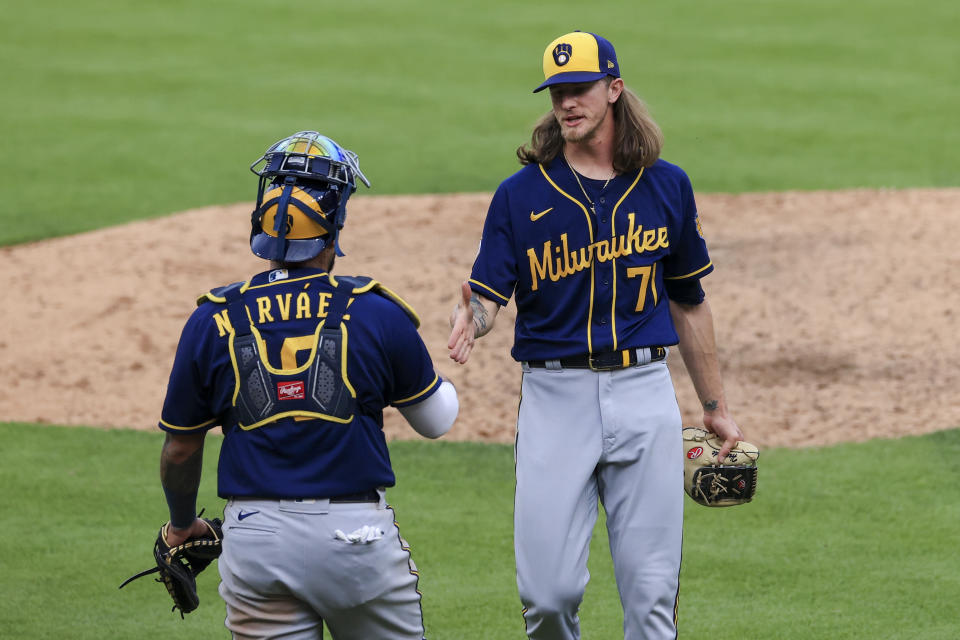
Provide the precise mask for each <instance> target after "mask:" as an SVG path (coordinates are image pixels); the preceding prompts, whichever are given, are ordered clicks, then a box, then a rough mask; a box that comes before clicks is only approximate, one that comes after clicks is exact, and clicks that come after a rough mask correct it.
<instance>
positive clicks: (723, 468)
mask: <svg viewBox="0 0 960 640" xmlns="http://www.w3.org/2000/svg"><path fill="white" fill-rule="evenodd" d="M722 447H723V440H721V439H720V438H718V437H717V436H716V435H715V434H713V433H711V432H709V431H707V430H705V429H700V428H698V427H687V428H685V429H684V430H683V454H684V456H683V488H684V489H685V490H686V492H687V495H689V496H690V497H691V498H693V499H694V500H695V501H697V502H699V503H700V504H702V505H705V506H708V507H732V506H733V505H737V504H743V503H744V502H750V501H751V500H752V499H753V494H754V493H756V491H757V458H758V457H760V451H759V450H758V449H757V448H756V447H755V446H753V445H752V444H750V443H749V442H743V441H740V442H737V446H736V447H734V448H733V449H731V450H730V453H728V454H727V457H726V458H724V461H723V464H719V463H718V462H717V458H718V456H719V454H720V449H721V448H722Z"/></svg>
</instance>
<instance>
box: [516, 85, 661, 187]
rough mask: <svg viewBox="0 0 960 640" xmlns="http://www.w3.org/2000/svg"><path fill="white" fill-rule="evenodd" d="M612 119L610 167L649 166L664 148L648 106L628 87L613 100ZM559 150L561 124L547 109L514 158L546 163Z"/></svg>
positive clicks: (624, 169)
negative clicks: (528, 142)
mask: <svg viewBox="0 0 960 640" xmlns="http://www.w3.org/2000/svg"><path fill="white" fill-rule="evenodd" d="M608 81H609V80H608ZM598 82H599V80H598ZM613 120H614V126H615V133H614V151H613V170H614V171H616V172H617V173H628V172H630V171H635V170H637V169H639V168H640V167H650V166H652V165H653V163H654V162H656V161H657V158H659V157H660V150H661V149H662V148H663V132H662V131H660V127H659V126H657V123H656V122H654V120H653V117H652V116H651V115H650V111H649V110H648V109H647V105H646V104H644V102H643V100H641V99H640V98H639V97H638V96H637V94H635V93H634V92H633V91H631V90H630V89H628V88H627V87H624V88H623V91H622V92H621V93H620V97H619V98H617V101H616V102H614V103H613ZM562 152H563V136H562V135H561V133H560V123H559V122H557V118H556V116H555V115H554V114H553V111H548V112H547V113H546V114H544V115H543V117H541V118H540V120H538V121H537V124H536V126H535V127H534V128H533V133H532V134H531V136H530V145H529V146H527V145H525V144H524V145H520V147H519V148H518V149H517V158H518V159H519V160H520V164H523V165H527V164H534V163H540V164H549V163H550V162H552V161H553V160H554V159H555V158H556V157H557V156H559V155H560V154H561V153H562Z"/></svg>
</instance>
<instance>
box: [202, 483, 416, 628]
mask: <svg viewBox="0 0 960 640" xmlns="http://www.w3.org/2000/svg"><path fill="white" fill-rule="evenodd" d="M364 526H371V527H377V528H379V529H380V530H381V531H383V537H382V538H380V539H379V540H375V541H373V542H369V543H363V542H354V543H351V542H347V541H345V540H341V539H338V538H337V535H336V533H335V531H336V530H338V529H339V530H340V531H342V532H344V533H347V534H349V533H351V532H355V531H357V530H358V529H360V528H362V527H364ZM223 532H224V536H223V554H222V555H221V556H220V559H219V560H218V565H219V569H220V577H221V583H220V595H221V596H222V597H223V599H224V601H225V602H226V605H227V618H226V621H225V624H226V627H227V629H229V630H230V632H231V633H232V634H233V637H234V638H235V639H237V640H267V639H268V638H270V639H273V638H282V639H283V640H319V639H321V638H323V625H324V624H326V626H327V629H328V630H329V631H330V634H331V635H332V637H333V638H334V640H422V638H423V616H422V614H421V609H420V592H419V591H417V579H418V576H417V569H416V566H415V565H414V564H413V561H412V560H411V558H410V551H409V549H408V548H407V544H406V542H405V541H404V540H403V539H402V538H401V537H400V533H399V530H398V528H397V525H396V523H395V522H394V513H393V509H391V508H389V507H388V506H386V503H385V502H384V498H383V495H382V492H381V499H380V503H379V504H377V503H346V504H337V503H334V504H331V503H330V502H329V501H328V500H302V501H301V500H247V499H233V500H230V501H229V502H228V503H227V506H226V508H225V509H224V524H223Z"/></svg>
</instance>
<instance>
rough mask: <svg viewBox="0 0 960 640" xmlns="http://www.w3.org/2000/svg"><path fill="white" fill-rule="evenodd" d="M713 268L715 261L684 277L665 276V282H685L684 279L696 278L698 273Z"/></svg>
mask: <svg viewBox="0 0 960 640" xmlns="http://www.w3.org/2000/svg"><path fill="white" fill-rule="evenodd" d="M712 266H713V261H712V260H711V261H710V262H708V263H707V264H705V265H704V266H702V267H700V268H699V269H697V270H696V271H691V272H690V273H686V274H684V275H682V276H672V277H667V276H664V277H663V279H664V280H683V279H684V278H689V277H691V276H695V275H697V274H698V273H700V272H701V271H706V270H707V269H709V268H710V267H712Z"/></svg>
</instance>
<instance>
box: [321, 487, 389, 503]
mask: <svg viewBox="0 0 960 640" xmlns="http://www.w3.org/2000/svg"><path fill="white" fill-rule="evenodd" d="M330 502H380V492H379V491H377V490H376V489H371V490H370V491H361V492H360V493H345V494H343V495H342V496H333V497H332V498H330Z"/></svg>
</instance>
